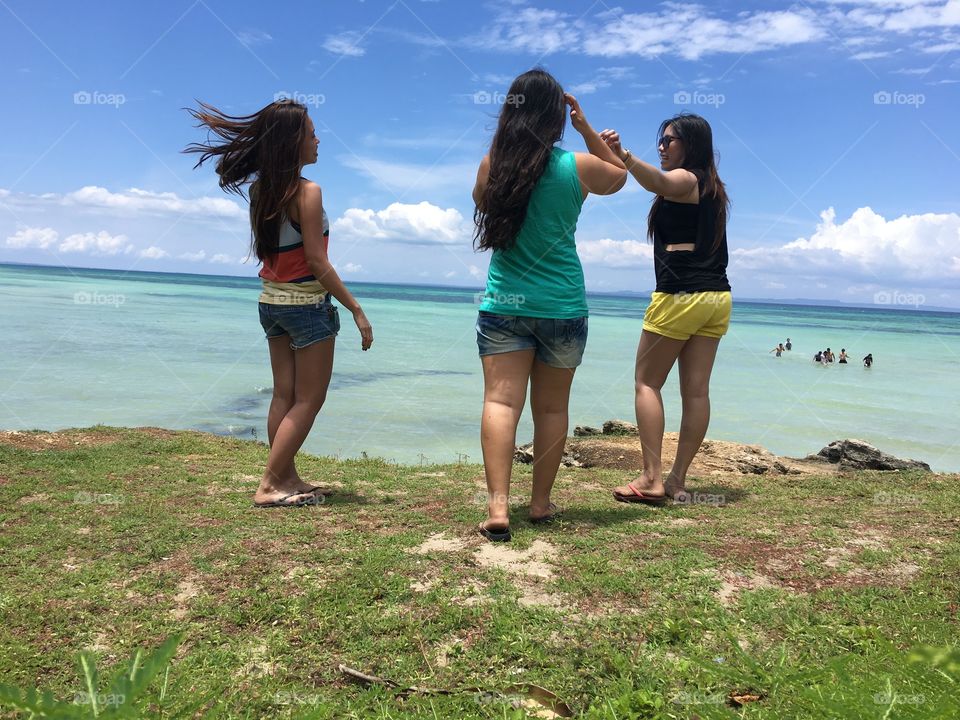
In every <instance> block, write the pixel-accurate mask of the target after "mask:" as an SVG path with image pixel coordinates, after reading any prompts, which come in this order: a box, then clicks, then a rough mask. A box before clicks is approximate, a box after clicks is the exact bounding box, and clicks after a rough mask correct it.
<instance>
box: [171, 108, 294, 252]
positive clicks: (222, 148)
mask: <svg viewBox="0 0 960 720" xmlns="http://www.w3.org/2000/svg"><path fill="white" fill-rule="evenodd" d="M198 104H199V106H200V108H199V109H196V110H195V109H193V108H187V111H188V112H189V113H190V114H191V115H192V116H193V117H194V118H195V119H196V120H197V121H198V125H197V127H206V128H207V130H208V131H210V132H212V133H214V134H215V135H217V136H218V137H220V138H222V139H223V141H224V142H215V141H214V142H210V141H208V142H206V143H192V144H190V145H188V146H187V147H186V149H185V150H184V151H183V152H186V153H201V155H200V159H199V160H198V161H197V164H196V165H194V166H193V167H194V169H196V168H198V167H200V166H201V165H203V163H204V162H206V161H207V160H209V159H210V158H212V157H216V158H217V175H219V176H220V187H221V188H223V189H224V190H226V191H227V192H233V193H236V194H237V195H240V196H243V190H242V188H243V186H244V185H246V184H248V183H252V185H251V188H250V227H251V230H252V237H251V240H250V248H251V249H252V250H253V252H254V254H255V255H256V256H257V258H258V259H259V260H261V261H263V259H264V258H265V257H266V256H267V255H271V254H273V253H275V252H277V248H278V247H279V242H280V225H281V224H282V223H283V220H284V218H285V214H286V213H285V209H286V207H287V205H288V204H289V203H290V201H291V200H293V198H294V197H296V194H297V191H298V190H299V189H300V170H301V168H302V165H301V162H300V153H301V147H302V146H303V139H304V135H305V133H306V125H307V108H306V107H305V106H303V105H301V104H300V103H297V102H294V101H293V100H278V101H277V102H272V103H270V104H269V105H267V106H266V107H265V108H262V109H261V110H258V111H257V112H255V113H253V115H239V116H234V115H227V114H226V113H224V112H221V111H220V110H217V108H215V107H213V106H212V105H208V104H207V103H204V102H199V101H198Z"/></svg>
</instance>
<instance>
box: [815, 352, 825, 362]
mask: <svg viewBox="0 0 960 720" xmlns="http://www.w3.org/2000/svg"><path fill="white" fill-rule="evenodd" d="M813 361H814V362H823V352H822V351H820V350H817V354H816V355H814V356H813Z"/></svg>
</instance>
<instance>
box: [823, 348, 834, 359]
mask: <svg viewBox="0 0 960 720" xmlns="http://www.w3.org/2000/svg"><path fill="white" fill-rule="evenodd" d="M835 357H836V355H834V354H833V350H831V349H830V348H827V349H826V350H825V351H824V352H823V361H824V362H828V363H832V362H833V360H834V358H835Z"/></svg>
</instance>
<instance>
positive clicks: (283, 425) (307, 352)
mask: <svg viewBox="0 0 960 720" xmlns="http://www.w3.org/2000/svg"><path fill="white" fill-rule="evenodd" d="M335 343H336V338H331V339H330V340H323V341H321V342H317V343H313V344H312V345H308V346H307V347H305V348H303V349H302V350H294V351H293V352H294V397H293V405H291V406H290V409H289V410H288V411H287V412H286V414H285V415H284V416H283V417H282V418H281V419H280V422H279V423H278V424H277V427H276V430H275V432H274V437H273V441H272V442H271V444H270V455H269V456H268V458H267V467H266V470H265V471H264V473H263V479H262V480H261V481H260V487H259V488H258V489H257V493H256V495H254V502H258V503H260V502H270V501H273V500H278V499H279V498H280V497H282V496H284V495H288V494H289V493H291V492H296V491H298V490H300V489H302V488H301V487H300V486H299V483H298V479H297V480H295V479H293V478H291V477H290V476H289V473H290V468H291V467H292V466H293V463H294V458H295V457H296V454H297V452H299V450H300V448H301V446H302V445H303V441H304V440H306V438H307V434H308V433H309V432H310V428H311V427H313V422H314V420H316V417H317V413H318V412H320V408H321V407H323V402H324V400H326V397H327V388H328V387H329V385H330V376H331V374H332V373H333V351H334V346H335ZM272 347H273V346H272V345H271V348H272ZM303 494H304V495H306V494H308V493H303ZM299 499H300V498H299V497H295V498H291V501H296V500H299Z"/></svg>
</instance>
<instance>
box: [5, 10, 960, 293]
mask: <svg viewBox="0 0 960 720" xmlns="http://www.w3.org/2000/svg"><path fill="white" fill-rule="evenodd" d="M0 18H2V22H0V57H2V62H0V78H2V79H0V83H2V89H3V97H5V98H6V102H5V104H4V109H5V112H3V113H2V114H0V138H2V140H0V262H31V263H40V264H47V265H67V266H89V267H109V268H120V269H133V270H152V271H180V272H196V273H213V274H231V275H250V276H253V275H255V274H256V271H257V268H256V266H255V265H254V264H252V263H249V262H248V263H247V264H243V262H242V261H243V259H244V257H245V256H246V252H247V244H248V238H249V228H248V226H247V223H246V212H245V209H244V208H243V206H242V203H240V202H238V201H237V199H236V198H235V197H232V196H227V195H225V194H223V193H222V192H221V191H220V190H219V188H218V187H217V185H216V178H215V175H214V173H213V170H212V168H209V169H201V170H198V171H193V170H191V166H192V161H191V159H190V157H188V156H185V155H182V154H180V152H179V151H180V150H181V149H182V148H183V147H184V146H185V145H186V144H187V143H189V142H192V141H196V140H200V139H202V138H203V134H202V133H201V132H200V131H198V130H196V129H194V128H193V127H192V126H191V121H190V118H189V117H188V116H187V114H186V113H185V112H184V111H183V110H182V108H184V107H185V106H188V105H191V104H192V103H193V102H194V100H195V99H202V100H205V101H207V102H210V103H212V104H214V105H216V106H218V107H220V108H221V109H223V110H225V111H227V112H232V113H235V114H246V113H250V112H253V111H255V110H257V109H259V108H260V107H262V106H263V105H265V104H267V103H269V102H270V101H272V100H273V99H274V97H275V96H276V95H277V94H278V93H286V94H288V95H293V96H294V97H296V98H298V99H300V100H301V101H303V102H305V103H307V104H308V106H309V109H310V113H311V117H312V118H313V119H314V122H315V124H316V127H317V130H318V135H319V137H320V142H321V144H320V154H319V161H318V163H317V164H316V165H314V166H309V167H308V168H307V169H306V170H305V175H307V176H308V177H310V178H311V179H313V180H315V181H316V182H318V183H319V184H320V185H321V186H322V187H323V190H324V200H325V205H326V208H327V211H328V213H329V215H330V217H331V221H332V223H333V229H332V233H331V256H332V258H333V260H334V262H335V264H336V265H337V267H338V269H339V270H340V271H341V273H342V275H343V276H344V278H345V279H346V280H347V281H348V282H349V281H351V280H353V281H367V282H404V283H425V284H450V285H461V286H480V285H481V284H482V282H483V278H484V276H485V270H486V265H487V256H486V255H484V254H476V253H474V252H473V251H472V249H471V231H472V213H473V204H472V200H471V198H470V190H471V188H472V184H473V180H474V175H475V171H476V166H477V163H478V162H479V160H480V158H481V157H482V155H483V154H484V152H485V150H486V148H487V146H488V144H489V141H490V138H491V133H492V130H493V128H494V125H495V120H496V113H497V110H498V105H497V102H498V99H499V98H500V97H502V95H503V94H504V93H506V91H507V88H508V86H509V83H510V80H511V79H512V78H513V77H514V76H515V75H517V74H518V73H520V72H523V71H525V70H527V69H529V68H530V67H532V66H534V65H538V64H539V65H542V66H543V67H545V68H546V69H548V70H550V71H551V72H553V73H554V74H555V75H556V76H557V77H558V79H559V80H560V82H561V83H562V84H563V85H564V87H565V88H567V89H568V90H570V91H572V92H574V93H575V94H577V95H578V97H579V98H580V99H581V102H582V103H583V106H584V109H585V111H586V113H587V117H588V118H589V119H590V121H591V123H592V124H593V125H594V127H596V128H597V129H598V130H599V129H602V128H605V127H612V128H616V129H617V130H619V131H620V133H621V135H622V137H623V139H624V144H625V145H626V146H628V147H630V148H631V149H632V150H633V152H634V153H635V154H637V155H639V156H641V157H643V158H644V159H647V160H648V161H653V160H654V159H655V148H654V138H655V133H656V129H657V126H658V125H659V123H660V121H661V120H663V119H665V118H667V117H669V116H671V115H673V114H675V113H677V112H679V111H682V110H688V111H692V112H699V113H700V114H702V115H704V116H705V117H706V118H707V119H708V120H709V121H710V122H711V124H712V126H713V128H714V141H715V145H716V149H717V151H718V152H719V154H720V165H719V167H720V173H721V177H723V179H724V180H725V181H726V183H727V186H728V190H729V193H730V195H731V198H732V201H733V208H732V218H731V222H730V226H729V233H728V235H729V244H730V250H731V264H730V268H729V274H730V278H731V282H732V284H733V286H734V290H735V292H736V294H737V295H739V296H741V297H753V298H816V299H824V300H827V299H829V300H839V301H844V302H860V303H872V302H876V303H879V304H894V305H903V306H907V307H914V306H918V305H928V306H947V307H960V214H958V213H960V200H958V188H960V184H958V182H957V177H958V171H960V132H958V130H957V127H958V124H957V116H958V110H960V98H958V94H960V52H958V51H960V1H958V0H950V1H949V2H942V1H934V2H929V1H923V0H826V1H818V0H808V1H807V2H799V3H794V4H792V5H791V4H786V3H783V4H772V3H760V2H736V3H732V2H720V3H713V4H710V5H697V4H684V3H673V2H670V3H660V4H643V5H640V4H637V5H626V6H615V5H608V4H606V3H605V2H602V1H599V2H574V1H572V0H571V1H568V2H552V3H547V2H543V1H534V0H531V1H530V2H527V1H526V0H518V1H516V2H513V1H509V2H508V1H506V0H500V1H497V2H487V3H483V2H480V3H467V2H455V1H454V0H435V1H431V2H426V1H423V0H403V1H398V2H388V1H383V2H380V1H375V0H368V1H367V2H347V1H344V2H318V3H311V4H305V3H304V4H301V3H297V4H288V3H279V4H267V3H262V2H257V3H252V2H237V1H231V2H219V1H217V0H170V1H169V2H165V3H137V4H131V3H120V2H99V3H95V4H82V5H81V4H72V5H71V4H63V3H59V2H45V1H42V0H31V1H30V2H25V1H23V0H0ZM564 146H565V147H566V148H568V149H571V150H583V149H584V148H583V146H582V141H581V140H580V138H579V136H578V135H577V134H576V133H575V132H574V131H573V130H572V129H571V128H569V127H568V129H567V133H566V136H565V139H564ZM649 203H650V196H649V195H648V194H647V193H646V192H645V191H643V190H642V189H641V188H639V186H638V185H636V183H635V182H633V181H632V180H630V181H629V183H628V185H627V187H626V188H625V189H624V190H623V191H621V192H620V193H618V194H617V195H615V196H612V197H604V198H591V199H589V200H588V202H587V204H586V205H585V209H584V213H583V215H582V216H581V221H580V224H579V227H578V232H577V238H578V243H579V247H580V252H581V258H582V260H583V263H584V269H585V275H586V277H587V285H588V289H590V290H596V291H623V290H632V291H645V290H650V289H651V288H652V286H653V284H654V280H653V270H652V259H651V252H650V247H649V245H648V244H647V243H646V241H645V227H646V221H645V218H646V214H647V210H648V208H649Z"/></svg>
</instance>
